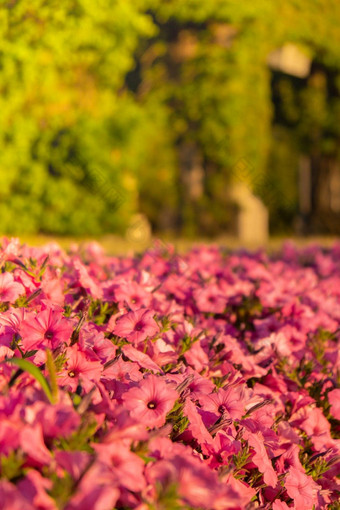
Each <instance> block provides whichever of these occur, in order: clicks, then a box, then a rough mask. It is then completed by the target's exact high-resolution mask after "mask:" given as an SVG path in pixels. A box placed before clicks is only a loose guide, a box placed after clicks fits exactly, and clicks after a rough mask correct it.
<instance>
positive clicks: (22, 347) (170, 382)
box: [0, 240, 340, 510]
mask: <svg viewBox="0 0 340 510" xmlns="http://www.w3.org/2000/svg"><path fill="white" fill-rule="evenodd" d="M0 262H1V268H2V273H1V274H0V307H1V314H0V360H1V365H0V367H1V368H0V384H1V395H0V509H8V510H32V509H39V510H54V509H66V510H112V509H114V508H115V509H130V508H131V509H132V508H133V509H138V510H147V509H150V510H151V509H154V510H167V509H171V510H174V509H190V508H198V509H207V510H210V509H211V510H223V509H243V508H244V509H245V508H247V509H251V508H256V507H260V508H265V509H268V510H269V509H273V510H284V509H287V508H296V509H298V510H312V509H313V508H315V509H326V508H330V509H336V508H339V503H338V501H339V496H340V482H339V473H340V439H339V438H340V351H339V341H338V340H339V321H340V246H339V245H338V246H334V248H333V249H331V250H329V251H327V252H326V251H324V250H322V249H321V248H318V247H311V248H306V249H304V250H301V251H298V250H296V249H295V248H294V247H292V246H291V245H286V246H285V248H284V249H283V251H282V253H281V254H280V255H273V256H272V257H269V256H267V255H266V254H264V253H260V252H258V253H253V254H250V253H247V252H244V251H240V252H234V253H226V252H223V251H222V250H219V249H218V248H215V247H202V248H197V249H193V250H192V251H190V252H189V253H188V254H187V255H185V256H183V257H179V256H177V255H176V254H175V253H174V252H173V251H172V250H171V249H166V250H165V249H164V247H162V246H161V245H159V246H157V245H155V246H153V247H152V248H151V249H150V250H148V251H146V252H145V253H144V254H143V255H141V256H140V257H135V258H133V257H124V258H117V257H108V256H106V255H105V254H104V253H103V252H102V251H101V249H100V247H99V246H98V245H96V244H94V243H92V244H89V245H88V246H87V247H86V248H84V249H83V250H79V249H78V248H77V247H74V249H73V250H71V253H69V254H66V253H65V252H63V251H62V250H61V249H60V248H59V247H58V246H57V245H54V244H53V245H49V246H46V247H44V248H30V247H27V246H20V245H19V243H18V241H16V240H11V241H8V240H3V242H2V248H1V252H0Z"/></svg>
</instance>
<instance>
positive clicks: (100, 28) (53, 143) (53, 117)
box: [0, 0, 153, 234]
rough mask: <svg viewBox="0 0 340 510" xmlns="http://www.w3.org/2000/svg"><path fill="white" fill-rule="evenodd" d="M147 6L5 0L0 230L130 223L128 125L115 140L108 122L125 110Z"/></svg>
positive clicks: (146, 26)
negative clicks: (126, 80)
mask: <svg viewBox="0 0 340 510" xmlns="http://www.w3.org/2000/svg"><path fill="white" fill-rule="evenodd" d="M144 7H145V5H144V2H143V1H138V2H136V1H133V0H124V1H122V0H101V1H98V2H97V1H92V0H66V1H63V2H58V1H56V0H52V1H50V0H49V1H46V0H32V1H31V0H30V1H27V0H16V1H12V0H8V1H5V2H1V5H0V78H1V80H0V83H1V94H0V109H1V112H2V113H1V119H0V153H1V160H0V164H1V172H0V190H1V191H0V199H1V200H0V213H1V218H2V231H3V232H11V233H13V232H14V233H20V232H37V231H42V232H54V233H59V234H64V233H66V232H72V233H75V234H82V233H92V234H94V233H98V232H102V231H108V230H112V229H113V228H119V226H122V225H123V224H124V222H125V223H126V221H127V219H128V217H129V215H130V214H131V212H132V211H131V208H132V210H133V207H134V203H135V196H134V189H133V187H132V189H131V183H130V181H131V180H132V181H133V175H130V171H129V170H128V169H127V167H126V166H125V164H126V163H125V161H124V158H121V160H120V151H121V149H122V143H121V142H122V138H123V143H124V142H126V141H127V140H128V137H129V133H128V132H126V131H124V130H126V129H129V126H125V125H122V126H121V128H122V130H123V132H122V133H121V134H120V135H119V133H117V129H119V125H118V122H116V123H113V124H112V119H114V118H116V116H118V115H119V114H120V112H121V111H122V109H124V104H125V102H127V110H128V107H129V104H130V103H129V100H128V99H127V98H126V97H125V95H124V94H123V95H120V96H119V94H118V91H119V90H120V89H121V88H122V86H123V83H124V77H125V74H126V72H127V71H128V70H129V69H130V68H131V66H133V51H134V49H135V47H136V45H137V43H138V37H139V36H141V35H143V36H145V35H152V33H153V27H152V23H151V21H150V19H149V17H148V16H147V15H145V14H143V12H142V10H143V8H144ZM117 152H118V155H117ZM132 171H133V169H132ZM125 195H126V196H125ZM118 206H119V207H120V214H119V215H117V214H114V211H115V209H117V207H118Z"/></svg>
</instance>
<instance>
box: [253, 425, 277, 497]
mask: <svg viewBox="0 0 340 510" xmlns="http://www.w3.org/2000/svg"><path fill="white" fill-rule="evenodd" d="M261 436H262V434H261V432H257V433H256V434H251V435H249V438H248V443H249V445H250V446H252V447H253V449H254V452H255V454H254V455H253V457H252V459H251V460H252V461H253V463H254V464H255V466H257V467H258V468H259V470H260V471H261V473H263V479H264V482H265V483H266V484H267V485H270V486H271V487H273V488H275V487H276V484H277V482H278V478H277V474H276V473H275V471H274V469H273V466H272V463H271V461H270V459H269V457H268V454H267V451H266V448H265V446H264V442H263V436H262V437H261Z"/></svg>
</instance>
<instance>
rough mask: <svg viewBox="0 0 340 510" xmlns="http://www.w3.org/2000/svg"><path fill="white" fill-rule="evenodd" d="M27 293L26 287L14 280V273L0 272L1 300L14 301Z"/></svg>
mask: <svg viewBox="0 0 340 510" xmlns="http://www.w3.org/2000/svg"><path fill="white" fill-rule="evenodd" d="M22 294H25V287H24V286H23V285H21V283H18V282H16V281H15V280H14V277H13V275H12V273H1V274H0V301H2V302H10V303H13V302H14V301H15V300H16V299H18V297H19V296H20V295H22Z"/></svg>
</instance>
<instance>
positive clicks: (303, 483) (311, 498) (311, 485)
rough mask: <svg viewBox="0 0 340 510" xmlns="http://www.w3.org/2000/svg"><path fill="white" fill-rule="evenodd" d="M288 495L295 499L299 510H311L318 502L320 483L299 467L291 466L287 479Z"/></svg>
mask: <svg viewBox="0 0 340 510" xmlns="http://www.w3.org/2000/svg"><path fill="white" fill-rule="evenodd" d="M285 487H286V490H287V493H288V496H289V497H291V498H292V499H293V500H294V505H295V507H296V508H298V509H299V510H311V508H313V505H314V504H315V503H316V492H317V489H318V485H317V484H316V483H315V482H314V480H313V478H311V477H310V476H307V475H306V474H305V473H302V472H301V471H300V470H299V469H296V468H295V467H293V466H292V467H291V468H290V469H289V472H288V476H287V478H286V480H285Z"/></svg>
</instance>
